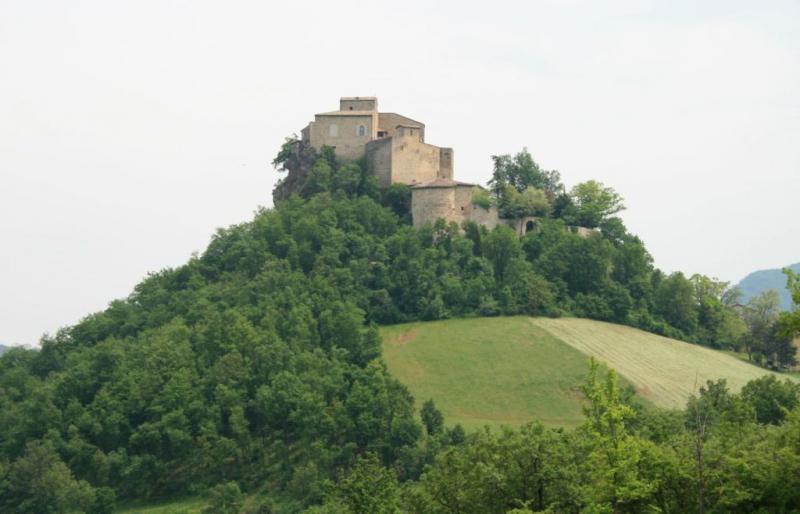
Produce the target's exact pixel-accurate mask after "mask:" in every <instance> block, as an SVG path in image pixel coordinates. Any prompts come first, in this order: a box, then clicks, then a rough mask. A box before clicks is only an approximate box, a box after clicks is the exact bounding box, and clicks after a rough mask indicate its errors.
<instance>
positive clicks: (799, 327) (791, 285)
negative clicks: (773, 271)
mask: <svg viewBox="0 0 800 514" xmlns="http://www.w3.org/2000/svg"><path fill="white" fill-rule="evenodd" d="M783 273H784V274H785V275H786V288H787V289H788V290H789V293H790V294H791V295H792V302H793V303H794V310H793V311H792V312H790V313H789V314H787V315H786V316H785V317H784V321H783V322H782V326H783V329H784V334H785V335H786V336H787V337H796V336H798V335H800V273H794V272H793V271H792V270H791V269H789V268H784V270H783Z"/></svg>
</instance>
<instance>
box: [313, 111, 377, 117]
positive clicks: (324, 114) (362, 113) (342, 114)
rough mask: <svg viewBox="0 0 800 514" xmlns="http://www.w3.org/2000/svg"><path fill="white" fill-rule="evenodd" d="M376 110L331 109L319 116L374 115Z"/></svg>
mask: <svg viewBox="0 0 800 514" xmlns="http://www.w3.org/2000/svg"><path fill="white" fill-rule="evenodd" d="M373 114H375V111H330V112H321V113H319V114H317V116H372V115H373Z"/></svg>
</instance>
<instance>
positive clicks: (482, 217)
mask: <svg viewBox="0 0 800 514" xmlns="http://www.w3.org/2000/svg"><path fill="white" fill-rule="evenodd" d="M467 219H469V220H471V221H474V222H475V223H477V224H478V225H483V226H485V227H486V228H487V229H489V230H492V229H494V228H495V227H496V226H497V225H498V223H499V222H500V216H499V215H498V213H497V207H496V206H494V205H492V206H491V207H489V209H484V208H483V207H479V206H477V205H476V206H474V207H473V209H472V212H471V213H470V214H469V216H468V217H467Z"/></svg>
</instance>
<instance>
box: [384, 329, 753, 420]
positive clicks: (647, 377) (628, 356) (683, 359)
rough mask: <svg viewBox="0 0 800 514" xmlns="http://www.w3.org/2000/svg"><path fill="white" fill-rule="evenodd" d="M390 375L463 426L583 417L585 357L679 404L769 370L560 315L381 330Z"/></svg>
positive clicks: (646, 394)
mask: <svg viewBox="0 0 800 514" xmlns="http://www.w3.org/2000/svg"><path fill="white" fill-rule="evenodd" d="M381 334H382V336H383V341H384V342H383V355H384V359H385V360H386V363H387V365H388V366H389V370H390V371H391V372H392V374H394V375H395V376H396V377H397V378H398V379H399V380H400V381H401V382H403V383H404V384H406V386H408V388H409V389H410V390H411V392H412V394H413V395H414V397H415V398H416V400H417V403H418V405H421V404H422V402H424V401H425V400H427V399H429V398H433V400H434V401H435V402H436V405H437V406H438V407H439V408H440V409H441V410H442V412H443V413H444V414H445V419H446V420H447V422H448V423H449V424H454V423H461V424H462V425H464V426H465V427H466V428H475V427H479V426H483V425H490V426H497V425H502V424H506V425H519V424H522V423H525V422H528V421H532V420H539V421H541V422H542V423H544V424H545V425H548V426H562V427H572V426H575V425H577V424H578V423H580V422H581V421H582V420H583V417H582V414H581V404H582V398H581V395H580V393H579V389H578V387H579V386H580V384H582V382H583V379H584V377H585V376H586V372H587V368H588V360H589V356H594V357H595V358H597V359H598V360H599V361H601V362H603V363H605V364H606V365H608V366H610V367H612V368H614V369H616V370H617V371H618V372H619V374H620V376H621V378H622V382H623V383H625V382H627V383H630V384H632V385H633V386H634V387H635V388H636V390H637V392H638V393H639V395H640V396H641V397H642V398H644V399H645V400H647V401H648V402H650V403H652V404H655V405H658V406H662V407H682V406H683V405H684V404H685V402H686V398H687V397H688V395H689V394H691V393H692V391H693V390H694V389H695V384H698V385H699V384H703V383H705V380H707V379H716V378H726V379H727V380H728V383H729V384H730V386H731V388H732V389H734V390H738V389H739V388H741V386H742V385H744V384H745V383H746V382H747V381H749V380H751V379H753V378H756V377H759V376H761V375H764V374H767V373H769V372H768V371H766V370H763V369H760V368H757V367H755V366H752V365H750V364H747V363H746V362H742V361H740V360H739V359H736V358H735V357H732V356H729V355H725V354H724V353H722V352H717V351H714V350H710V349H707V348H703V347H700V346H696V345H691V344H688V343H683V342H679V341H675V340H672V339H667V338H664V337H660V336H656V335H653V334H650V333H648V332H643V331H641V330H636V329H633V328H630V327H624V326H620V325H614V324H611V323H602V322H597V321H591V320H584V319H575V318H562V319H545V318H526V317H505V318H470V319H456V320H445V321H433V322H427V323H409V324H403V325H394V326H389V327H382V328H381Z"/></svg>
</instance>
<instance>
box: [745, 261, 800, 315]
mask: <svg viewBox="0 0 800 514" xmlns="http://www.w3.org/2000/svg"><path fill="white" fill-rule="evenodd" d="M789 268H790V269H791V270H792V271H794V272H796V273H800V262H798V263H796V264H792V265H791V266H789ZM738 286H739V288H740V289H741V290H742V302H747V301H748V300H750V298H753V297H754V296H758V295H759V294H760V293H762V292H764V291H767V290H769V289H775V290H776V291H778V294H780V297H781V308H782V309H783V310H786V311H788V310H791V308H792V297H791V296H790V295H789V290H788V289H786V275H784V274H783V272H782V271H781V270H780V269H765V270H760V271H754V272H753V273H750V274H749V275H747V276H746V277H744V278H743V279H742V280H741V282H739V284H738Z"/></svg>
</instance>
